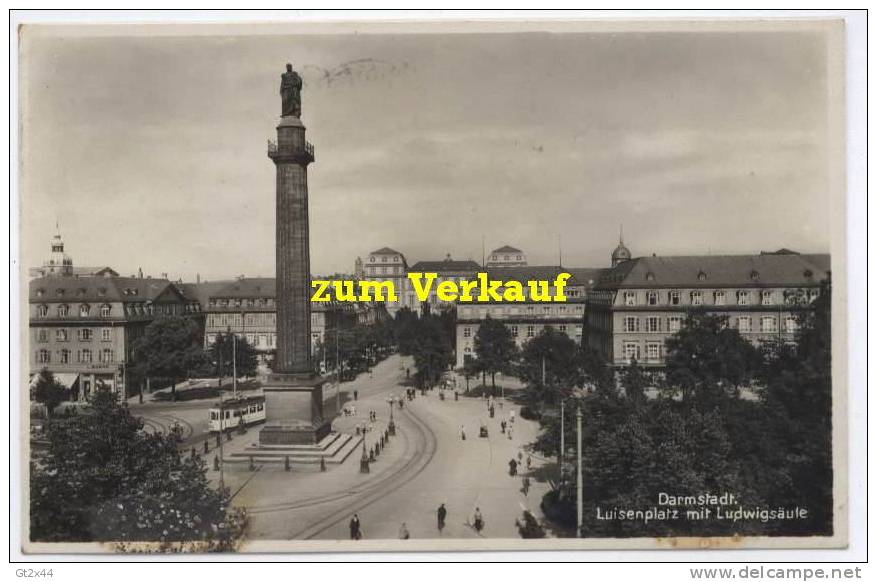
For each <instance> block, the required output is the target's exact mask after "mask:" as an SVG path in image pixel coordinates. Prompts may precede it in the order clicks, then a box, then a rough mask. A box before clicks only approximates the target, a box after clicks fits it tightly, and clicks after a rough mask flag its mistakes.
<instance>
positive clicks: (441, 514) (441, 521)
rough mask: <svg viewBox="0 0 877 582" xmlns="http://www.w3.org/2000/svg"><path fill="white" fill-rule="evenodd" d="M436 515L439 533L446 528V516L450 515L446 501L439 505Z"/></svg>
mask: <svg viewBox="0 0 877 582" xmlns="http://www.w3.org/2000/svg"><path fill="white" fill-rule="evenodd" d="M435 516H436V517H437V518H438V530H439V533H442V530H443V529H445V518H447V517H448V510H447V509H445V504H444V503H442V504H441V505H439V508H438V510H437V511H436V512H435Z"/></svg>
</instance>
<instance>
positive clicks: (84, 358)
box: [79, 350, 91, 364]
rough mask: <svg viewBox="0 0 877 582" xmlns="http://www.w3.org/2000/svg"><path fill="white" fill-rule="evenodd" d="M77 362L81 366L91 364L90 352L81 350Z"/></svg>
mask: <svg viewBox="0 0 877 582" xmlns="http://www.w3.org/2000/svg"><path fill="white" fill-rule="evenodd" d="M79 361H80V362H81V363H83V364H90V363H91V350H81V351H80V352H79Z"/></svg>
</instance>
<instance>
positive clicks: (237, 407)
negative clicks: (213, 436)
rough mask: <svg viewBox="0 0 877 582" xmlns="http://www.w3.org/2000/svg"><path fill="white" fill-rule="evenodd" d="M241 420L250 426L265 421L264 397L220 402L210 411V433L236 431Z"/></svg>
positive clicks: (242, 397)
mask: <svg viewBox="0 0 877 582" xmlns="http://www.w3.org/2000/svg"><path fill="white" fill-rule="evenodd" d="M241 418H243V419H244V424H245V425H247V426H249V425H251V424H256V423H259V422H264V421H265V397H264V396H239V397H237V398H229V399H228V400H224V401H222V402H218V403H217V405H216V406H214V407H212V408H211V409H210V432H219V431H220V430H230V429H235V428H237V427H238V426H240V423H241Z"/></svg>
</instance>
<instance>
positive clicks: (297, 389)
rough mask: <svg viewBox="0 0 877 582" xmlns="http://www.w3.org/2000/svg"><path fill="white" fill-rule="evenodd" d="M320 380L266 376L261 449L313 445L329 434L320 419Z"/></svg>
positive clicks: (313, 377)
mask: <svg viewBox="0 0 877 582" xmlns="http://www.w3.org/2000/svg"><path fill="white" fill-rule="evenodd" d="M324 382H325V381H324V379H323V378H321V377H319V376H302V375H299V374H269V375H268V377H267V379H266V382H265V385H264V386H263V388H262V390H263V392H264V393H265V426H264V427H263V428H262V430H261V431H260V432H259V444H260V445H314V444H317V443H319V442H320V441H322V440H323V439H324V438H325V437H326V436H328V434H329V432H330V431H331V430H332V425H331V423H330V422H329V421H328V420H326V419H325V418H324V417H323V383H324Z"/></svg>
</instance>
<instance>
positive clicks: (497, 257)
mask: <svg viewBox="0 0 877 582" xmlns="http://www.w3.org/2000/svg"><path fill="white" fill-rule="evenodd" d="M487 266H488V267H526V266H527V255H525V254H524V251H522V250H521V249H516V248H515V247H510V246H508V245H505V246H501V247H499V248H498V249H493V250H492V251H490V254H489V255H487Z"/></svg>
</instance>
